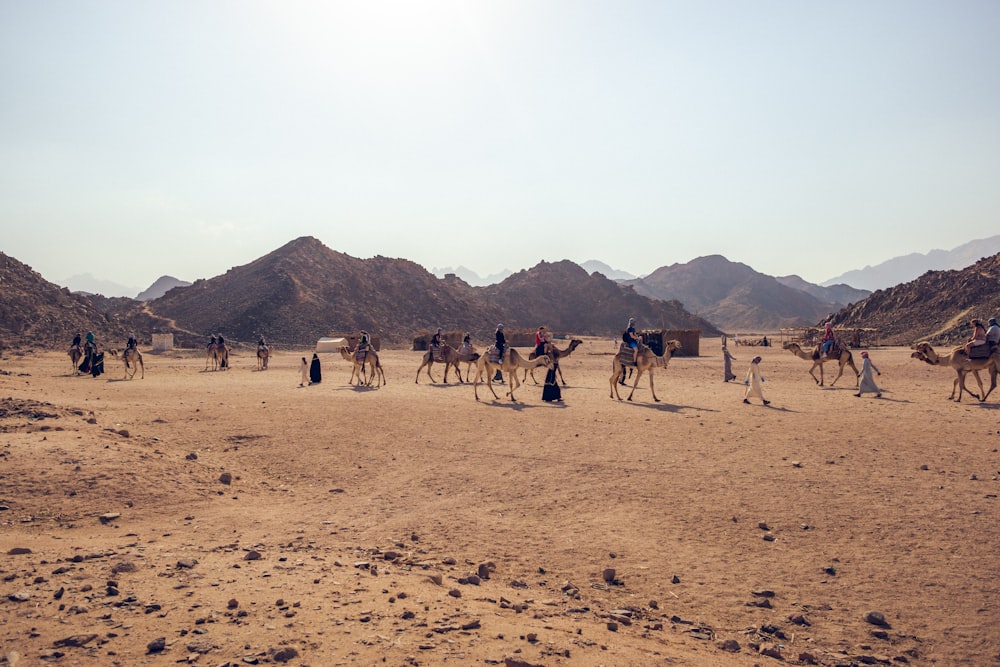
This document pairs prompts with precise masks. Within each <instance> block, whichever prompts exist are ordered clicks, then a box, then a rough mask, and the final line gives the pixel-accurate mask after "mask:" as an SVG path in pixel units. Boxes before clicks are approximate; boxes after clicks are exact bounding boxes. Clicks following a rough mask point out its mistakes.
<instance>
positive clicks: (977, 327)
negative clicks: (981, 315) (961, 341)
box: [965, 320, 986, 357]
mask: <svg viewBox="0 0 1000 667" xmlns="http://www.w3.org/2000/svg"><path fill="white" fill-rule="evenodd" d="M969 324H970V325H971V326H972V337H971V338H969V340H968V342H966V343H965V354H966V355H968V356H970V357H971V356H972V348H974V347H979V346H980V345H986V329H985V328H984V327H983V323H982V322H981V321H979V320H972V321H971V322H969Z"/></svg>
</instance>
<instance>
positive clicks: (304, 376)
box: [299, 357, 309, 387]
mask: <svg viewBox="0 0 1000 667" xmlns="http://www.w3.org/2000/svg"><path fill="white" fill-rule="evenodd" d="M299 370H300V371H301V372H302V379H301V381H300V382H299V386H300V387H304V386H306V382H309V362H308V361H306V358H305V357H302V365H301V366H299Z"/></svg>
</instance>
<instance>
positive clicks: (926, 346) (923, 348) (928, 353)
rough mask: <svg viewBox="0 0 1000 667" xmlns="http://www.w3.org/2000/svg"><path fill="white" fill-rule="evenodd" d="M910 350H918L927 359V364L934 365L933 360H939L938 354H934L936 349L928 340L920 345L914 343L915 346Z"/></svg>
mask: <svg viewBox="0 0 1000 667" xmlns="http://www.w3.org/2000/svg"><path fill="white" fill-rule="evenodd" d="M910 349H913V350H916V351H917V352H919V353H920V354H922V355H923V356H924V357H926V358H925V359H924V361H926V362H927V363H934V362H933V361H931V359H937V354H935V353H934V348H933V347H932V346H931V344H930V343H929V342H927V341H926V340H922V341H920V342H919V343H914V344H913V345H911V346H910ZM911 356H912V355H911Z"/></svg>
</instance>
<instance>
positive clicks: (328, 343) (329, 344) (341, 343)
mask: <svg viewBox="0 0 1000 667" xmlns="http://www.w3.org/2000/svg"><path fill="white" fill-rule="evenodd" d="M342 347H349V344H348V342H347V339H346V338H327V337H326V336H324V337H323V338H320V339H319V340H318V341H316V351H317V352H339V351H340V348H342Z"/></svg>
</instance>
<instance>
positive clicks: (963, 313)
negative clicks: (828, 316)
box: [833, 254, 1000, 345]
mask: <svg viewBox="0 0 1000 667" xmlns="http://www.w3.org/2000/svg"><path fill="white" fill-rule="evenodd" d="M998 316H1000V254H997V255H994V256H992V257H986V258H984V259H981V260H979V261H978V262H976V263H975V264H973V265H972V266H969V267H966V268H964V269H960V270H954V271H928V272H927V273H925V274H924V275H922V276H920V277H919V278H917V279H916V280H913V281H911V282H908V283H903V284H901V285H896V286H895V287H890V288H889V289H884V290H878V291H877V292H874V293H873V294H872V295H871V296H869V297H868V298H867V299H865V300H864V301H861V302H860V303H857V304H855V305H853V306H851V307H849V308H845V309H843V310H841V311H840V312H838V313H836V315H835V316H834V318H833V323H834V325H835V326H837V327H845V328H853V327H874V328H877V329H878V330H879V335H880V338H881V339H882V340H884V341H885V342H887V343H895V344H901V345H906V344H910V343H913V342H915V341H918V340H930V341H931V342H932V343H938V344H944V343H947V344H957V343H959V342H961V341H963V340H965V339H967V338H968V337H969V335H970V333H971V331H970V329H969V320H970V319H972V318H974V317H977V318H980V319H982V320H983V321H984V322H985V320H986V319H988V318H990V317H998Z"/></svg>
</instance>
